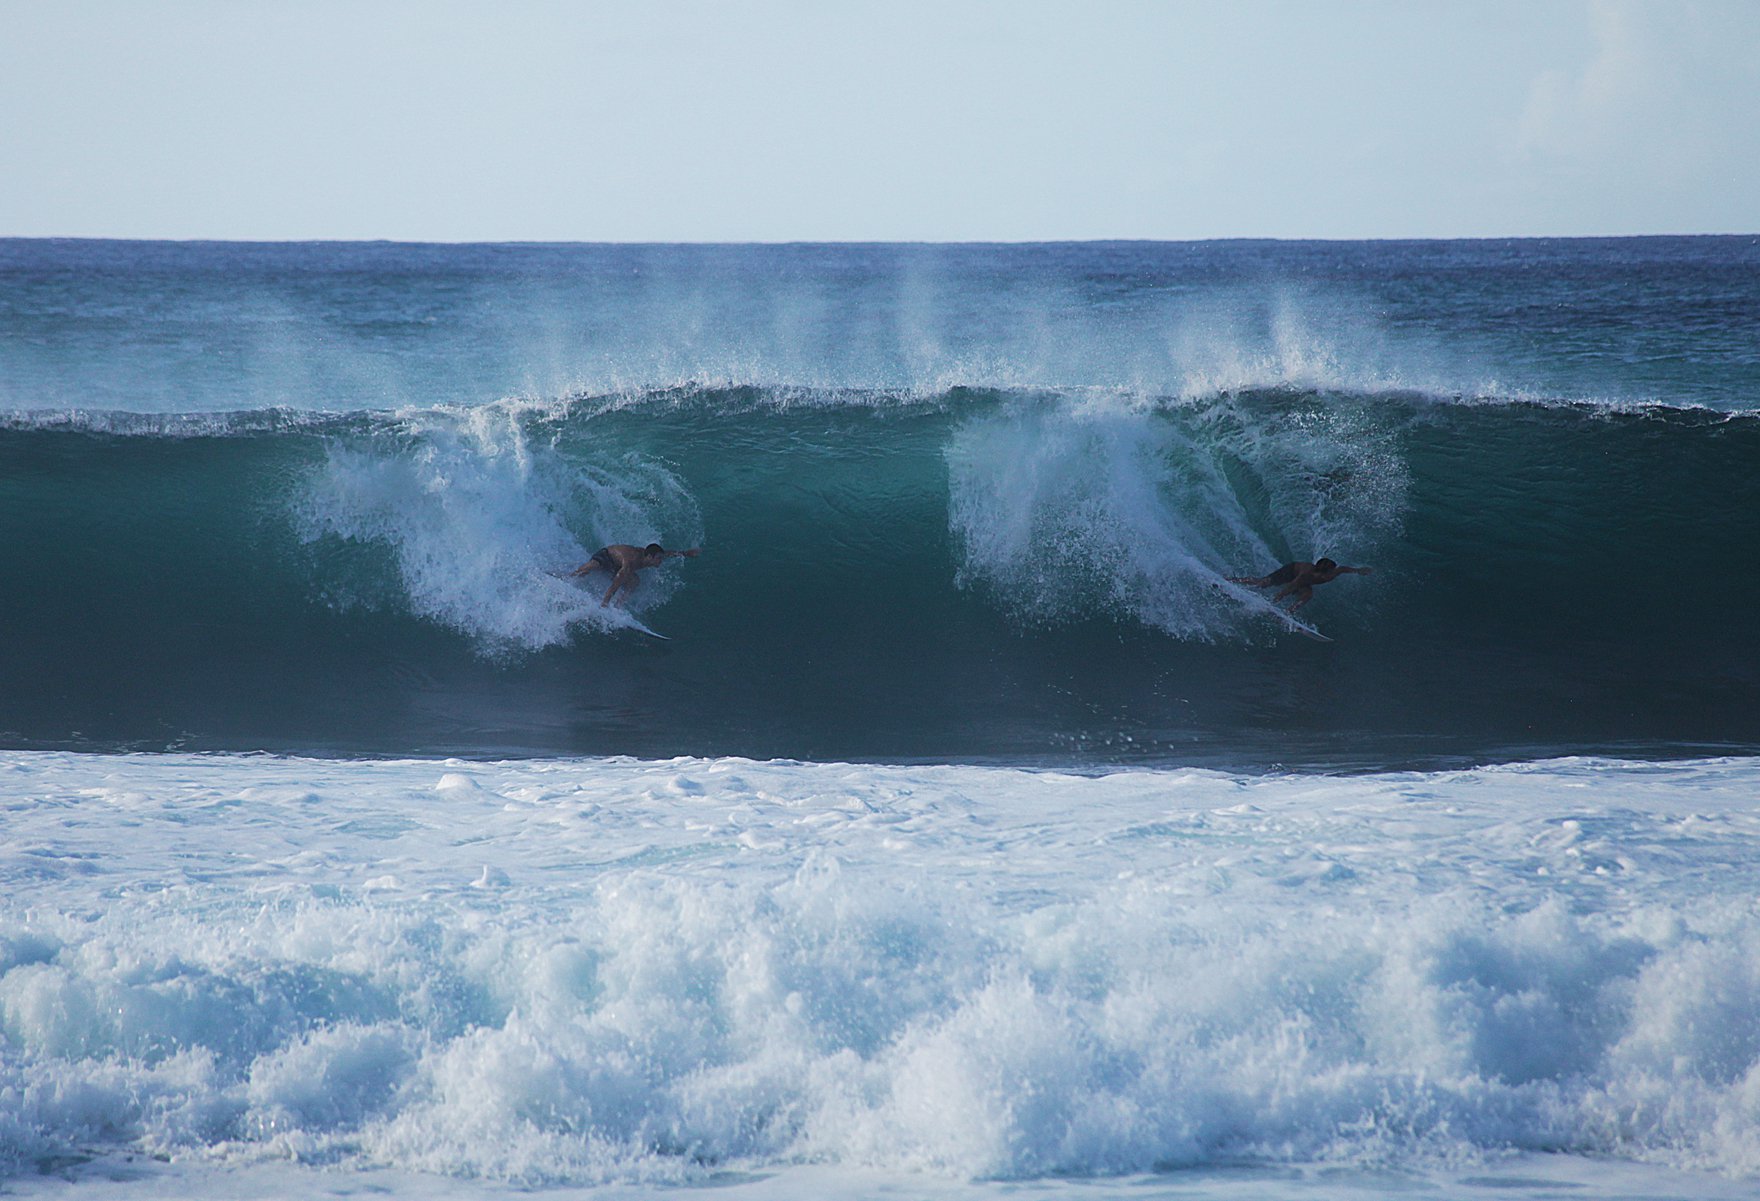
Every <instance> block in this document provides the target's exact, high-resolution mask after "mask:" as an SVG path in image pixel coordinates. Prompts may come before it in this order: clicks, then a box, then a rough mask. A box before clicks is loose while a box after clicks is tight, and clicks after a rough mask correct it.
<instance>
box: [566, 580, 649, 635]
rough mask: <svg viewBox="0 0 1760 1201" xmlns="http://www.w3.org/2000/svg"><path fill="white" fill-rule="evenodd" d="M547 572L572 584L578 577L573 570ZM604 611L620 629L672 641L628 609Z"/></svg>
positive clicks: (608, 609)
mask: <svg viewBox="0 0 1760 1201" xmlns="http://www.w3.org/2000/svg"><path fill="white" fill-rule="evenodd" d="M546 574H548V575H551V576H554V577H555V578H557V579H559V580H565V581H567V582H568V583H571V584H572V583H574V581H575V578H576V577H575V575H574V573H573V572H572V571H551V572H547V573H546ZM603 612H604V615H605V616H606V617H608V618H610V620H611V624H612V625H613V626H615V627H617V628H618V629H630V630H635V631H636V632H637V633H640V634H646V635H647V636H648V637H650V638H658V639H659V640H660V641H662V642H671V641H672V639H671V638H669V637H668V636H667V635H665V634H662V633H661V632H660V631H659V630H650V629H649V628H648V627H647V626H646V625H645V624H644V623H643V622H642V620H641V619H640V618H639V617H637V616H636V615H635V614H633V613H631V612H630V611H629V610H628V609H621V608H607V609H605V610H603Z"/></svg>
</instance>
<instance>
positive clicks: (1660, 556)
mask: <svg viewBox="0 0 1760 1201" xmlns="http://www.w3.org/2000/svg"><path fill="white" fill-rule="evenodd" d="M1757 331H1760V238H1755V237H1686V238H1631V239H1569V240H1544V239H1539V240H1533V239H1530V240H1509V241H1497V240H1476V241H1441V242H1313V243H1304V242H1255V241H1240V242H1205V243H1080V244H1055V245H785V246H758V245H752V246H708V245H675V246H668V245H653V246H621V245H619V246H609V245H505V244H497V245H410V244H396V243H337V244H324V243H299V244H242V243H152V242H104V241H81V240H69V241H59V240H0V551H3V554H0V629H3V631H4V636H3V637H0V881H3V882H4V888H3V889H0V1190H4V1191H7V1192H10V1193H14V1194H18V1195H25V1196H36V1195H42V1196H57V1197H60V1196H67V1197H93V1198H96V1197H124V1198H136V1197H139V1198H146V1197H193V1198H205V1197H257V1196H261V1197H273V1196H286V1195H319V1194H322V1195H341V1196H350V1195H372V1196H386V1195H391V1196H396V1197H411V1198H415V1197H422V1198H432V1197H438V1198H447V1197H491V1196H510V1197H511V1196H515V1195H518V1196H530V1195H539V1196H545V1197H551V1196H554V1197H557V1198H565V1197H566V1198H575V1197H590V1198H595V1199H606V1201H609V1199H611V1198H626V1197H637V1196H650V1195H653V1194H655V1193H656V1192H659V1191H664V1192H666V1193H667V1194H668V1195H679V1196H681V1197H686V1198H688V1197H691V1196H695V1195H702V1196H705V1197H708V1196H713V1197H717V1198H722V1197H725V1198H728V1201H733V1199H735V1198H744V1197H753V1198H758V1197H764V1198H770V1197H781V1198H790V1197H802V1198H807V1197H812V1198H825V1197H847V1198H856V1197H862V1198H868V1197H873V1198H880V1197H888V1198H891V1197H911V1198H925V1199H942V1198H947V1199H955V1198H958V1199H966V1198H985V1199H987V1201H988V1199H991V1198H1001V1197H1022V1196H1027V1197H1033V1198H1044V1199H1046V1201H1073V1199H1077V1198H1082V1199H1086V1198H1112V1197H1128V1198H1132V1199H1133V1201H1134V1199H1144V1201H1147V1199H1151V1198H1154V1199H1159V1198H1181V1199H1190V1201H1229V1199H1233V1198H1284V1197H1288V1198H1300V1199H1311V1201H1337V1199H1341V1198H1356V1197H1382V1196H1386V1195H1388V1194H1404V1193H1412V1192H1416V1193H1418V1194H1421V1195H1430V1196H1447V1197H1451V1198H1454V1197H1475V1196H1482V1197H1497V1198H1529V1197H1531V1198H1543V1197H1545V1198H1550V1197H1558V1196H1563V1195H1573V1194H1574V1195H1579V1196H1596V1197H1606V1198H1616V1197H1632V1198H1637V1197H1646V1198H1655V1197H1683V1198H1687V1197H1692V1198H1701V1197H1710V1198H1715V1197H1726V1196H1727V1197H1747V1196H1752V1195H1753V1194H1754V1191H1755V1189H1756V1188H1760V920H1757V916H1760V632H1756V626H1755V624H1754V623H1752V622H1749V621H1746V620H1744V618H1743V616H1742V614H1743V610H1744V607H1745V604H1746V603H1747V602H1748V600H1749V598H1751V597H1752V596H1754V595H1756V594H1757V593H1760V520H1757V518H1760V332H1757ZM654 541H657V542H661V543H663V544H664V545H666V546H667V547H671V548H699V547H700V548H701V554H700V555H699V556H697V557H694V558H689V559H673V560H669V561H668V562H667V563H666V564H665V565H663V566H661V567H658V568H654V569H651V570H649V571H646V572H644V573H643V574H642V577H641V583H640V586H639V587H638V588H636V589H635V591H634V592H633V593H632V594H631V595H630V597H629V599H628V606H627V608H623V607H605V606H602V605H601V604H600V596H601V594H602V592H603V590H604V588H605V585H606V583H607V581H606V578H605V577H604V576H603V575H598V576H594V577H589V578H588V580H587V581H586V582H585V583H584V584H583V583H582V582H581V581H579V580H576V579H574V578H571V577H570V576H569V572H570V571H571V570H572V569H573V568H575V567H577V566H579V565H580V564H582V563H584V562H585V561H586V560H587V559H588V557H589V556H590V555H591V554H592V552H593V551H594V550H596V549H597V548H599V547H600V546H603V545H606V544H611V543H634V544H637V545H642V544H646V543H648V542H654ZM1321 556H1330V557H1332V558H1334V559H1336V560H1337V561H1339V562H1340V563H1344V564H1348V565H1353V566H1364V567H1370V568H1372V569H1373V572H1372V574H1361V575H1357V574H1352V575H1345V576H1341V577H1340V578H1339V579H1337V580H1335V581H1333V582H1331V583H1329V584H1326V585H1324V586H1322V587H1320V588H1318V589H1316V590H1315V593H1314V596H1313V599H1312V600H1311V602H1310V603H1308V604H1307V605H1306V606H1305V607H1304V608H1303V609H1302V610H1301V617H1302V618H1303V619H1304V620H1305V621H1307V622H1308V623H1310V624H1311V625H1312V627H1313V628H1314V629H1315V630H1317V631H1319V632H1320V633H1322V634H1323V635H1324V636H1325V638H1326V639H1329V641H1321V640H1317V639H1314V638H1310V637H1308V636H1307V635H1306V634H1305V633H1304V632H1303V631H1301V630H1297V629H1293V628H1291V627H1290V626H1289V625H1287V624H1286V623H1285V622H1284V621H1282V620H1281V619H1280V618H1279V616H1278V615H1277V613H1276V612H1275V611H1274V610H1273V609H1272V607H1271V606H1270V604H1269V603H1268V601H1269V599H1270V597H1271V596H1272V592H1271V591H1270V590H1260V589H1255V588H1252V587H1250V586H1246V585H1242V584H1239V583H1236V582H1233V579H1234V578H1235V577H1243V576H1260V575H1264V574H1266V573H1268V572H1270V571H1271V570H1272V569H1273V568H1275V567H1277V566H1278V565H1279V564H1281V563H1283V562H1286V561H1291V560H1313V559H1317V558H1319V557H1321ZM652 634H659V635H661V637H654V636H652Z"/></svg>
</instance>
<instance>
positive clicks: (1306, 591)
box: [1228, 559, 1375, 613]
mask: <svg viewBox="0 0 1760 1201" xmlns="http://www.w3.org/2000/svg"><path fill="white" fill-rule="evenodd" d="M1374 570H1375V569H1374V568H1373V567H1340V566H1339V565H1338V564H1337V563H1334V562H1333V561H1332V560H1331V559H1320V560H1318V561H1317V562H1314V563H1285V564H1284V565H1283V566H1282V567H1279V568H1278V569H1277V570H1276V571H1274V572H1272V573H1271V574H1270V575H1261V576H1243V575H1231V576H1229V577H1228V582H1229V583H1231V584H1246V585H1247V586H1248V587H1251V588H1271V587H1273V586H1275V585H1278V584H1282V585H1283V591H1281V592H1279V593H1278V594H1277V595H1276V596H1274V597H1272V598H1271V603H1272V604H1274V605H1275V604H1276V603H1277V602H1278V601H1280V600H1282V599H1283V598H1284V597H1286V596H1293V597H1295V598H1296V603H1295V604H1293V605H1291V606H1290V607H1289V611H1290V612H1291V613H1294V612H1295V611H1296V610H1297V609H1299V608H1301V607H1302V606H1303V605H1305V604H1307V603H1308V602H1309V601H1311V600H1313V599H1314V588H1315V586H1316V585H1319V584H1330V583H1331V582H1332V581H1333V580H1336V579H1337V578H1338V577H1339V576H1341V575H1347V574H1349V575H1368V574H1369V573H1370V572H1372V571H1374Z"/></svg>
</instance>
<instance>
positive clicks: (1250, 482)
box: [947, 393, 1406, 641]
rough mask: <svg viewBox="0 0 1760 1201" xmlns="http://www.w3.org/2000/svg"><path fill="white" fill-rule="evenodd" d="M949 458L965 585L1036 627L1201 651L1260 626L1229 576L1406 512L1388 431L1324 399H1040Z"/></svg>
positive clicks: (1384, 528)
mask: <svg viewBox="0 0 1760 1201" xmlns="http://www.w3.org/2000/svg"><path fill="white" fill-rule="evenodd" d="M1268 399H1269V403H1267V400H1268ZM1291 399H1295V400H1296V401H1297V402H1298V403H1295V404H1290V403H1288V402H1289V401H1290V400H1291ZM947 460H948V470H949V475H950V510H949V524H950V527H951V529H952V531H953V534H954V536H955V539H956V541H957V542H958V544H959V546H960V554H961V563H960V569H959V577H958V580H959V583H960V585H961V586H962V587H970V586H974V585H981V586H983V587H984V589H985V590H986V591H987V592H989V593H992V594H994V595H995V596H996V598H997V600H998V603H1000V604H1001V605H1002V606H1003V607H1004V608H1005V609H1006V610H1007V611H1008V612H1010V613H1011V614H1012V615H1013V616H1014V617H1015V619H1016V620H1018V621H1020V622H1022V623H1023V624H1026V625H1051V624H1062V623H1067V622H1071V621H1078V620H1085V619H1090V618H1093V617H1096V616H1101V615H1110V616H1113V617H1127V618H1132V619H1135V620H1137V621H1140V622H1142V623H1144V624H1145V625H1149V626H1152V627H1154V628H1156V629H1159V630H1162V631H1164V632H1166V633H1169V634H1172V635H1174V636H1175V637H1177V638H1181V639H1190V640H1199V641H1215V640H1217V639H1219V638H1227V637H1239V636H1242V635H1244V634H1247V633H1248V631H1249V629H1250V627H1249V626H1248V625H1247V623H1248V622H1249V621H1250V620H1252V618H1253V617H1254V616H1255V615H1256V608H1255V607H1254V606H1251V605H1248V604H1246V603H1244V602H1243V601H1242V600H1241V598H1240V597H1239V596H1237V595H1235V594H1233V593H1231V592H1228V591H1226V590H1223V589H1220V588H1218V587H1217V584H1218V583H1219V582H1220V579H1221V577H1222V576H1224V575H1227V574H1230V572H1231V568H1232V565H1234V564H1239V563H1243V562H1246V563H1274V562H1282V561H1284V560H1286V559H1289V558H1292V557H1301V556H1300V555H1299V554H1296V553H1295V550H1296V549H1298V548H1299V549H1300V550H1301V551H1306V550H1308V548H1312V547H1319V548H1327V549H1331V548H1335V547H1344V546H1349V547H1352V548H1353V550H1352V553H1353V554H1357V553H1365V554H1366V553H1368V551H1369V549H1370V548H1372V547H1374V546H1376V545H1377V544H1380V543H1382V542H1384V541H1385V540H1386V539H1388V538H1389V537H1390V536H1392V535H1393V534H1396V533H1397V531H1398V528H1399V523H1400V518H1401V510H1402V508H1403V505H1404V502H1405V489H1406V482H1405V481H1406V473H1405V468H1404V466H1403V463H1402V461H1401V459H1400V458H1399V454H1398V450H1397V446H1396V444H1395V443H1394V441H1393V439H1392V437H1391V435H1389V434H1386V433H1383V432H1382V431H1380V430H1379V429H1378V428H1377V427H1376V426H1375V425H1374V423H1373V421H1372V420H1371V419H1370V418H1369V416H1368V415H1367V414H1366V413H1365V412H1361V411H1355V410H1353V408H1352V407H1351V406H1348V405H1343V404H1337V403H1332V402H1329V401H1328V400H1327V399H1325V398H1322V397H1317V396H1310V397H1306V398H1301V397H1298V398H1291V397H1288V396H1278V397H1275V398H1263V397H1217V398H1212V399H1211V400H1209V401H1208V402H1205V403H1201V404H1179V403H1172V404H1169V403H1165V402H1161V403H1157V402H1153V401H1148V400H1144V399H1142V398H1138V397H1131V396H1127V395H1119V394H1110V393H1092V394H1088V395H1085V396H1080V397H1059V396H1045V397H1038V398H1034V399H1032V400H1027V401H1017V402H1015V403H1012V404H1010V405H1008V406H1006V407H1004V408H1003V409H1002V410H1001V411H1000V412H996V413H987V414H984V415H980V416H976V417H972V418H969V419H967V420H966V421H965V422H963V423H962V424H961V425H960V426H958V427H957V429H956V430H955V431H954V433H953V436H952V438H951V440H950V443H949V447H948V451H947ZM1316 553H1317V552H1316Z"/></svg>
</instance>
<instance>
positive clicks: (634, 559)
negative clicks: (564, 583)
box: [569, 542, 703, 605]
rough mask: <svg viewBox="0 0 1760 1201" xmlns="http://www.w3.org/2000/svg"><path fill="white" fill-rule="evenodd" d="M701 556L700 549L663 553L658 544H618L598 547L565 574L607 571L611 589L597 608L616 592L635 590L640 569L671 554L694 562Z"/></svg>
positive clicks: (575, 574)
mask: <svg viewBox="0 0 1760 1201" xmlns="http://www.w3.org/2000/svg"><path fill="white" fill-rule="evenodd" d="M702 553H703V552H702V550H701V549H699V548H697V547H694V546H693V547H692V548H691V549H690V550H667V549H666V548H665V547H664V546H661V545H660V544H659V543H658V542H650V543H648V545H646V546H630V545H628V544H626V543H622V542H618V543H614V544H612V545H611V546H601V547H600V548H599V549H598V550H596V551H594V552H593V557H592V558H590V559H588V560H587V561H586V562H585V563H582V564H581V565H580V566H579V567H577V568H575V569H574V570H573V571H571V572H569V575H571V576H582V575H591V574H593V572H595V571H598V570H599V569H600V568H603V569H605V570H606V571H609V572H610V573H611V587H609V588H607V589H606V590H605V595H604V596H603V597H601V598H600V600H599V603H600V604H601V605H608V604H610V603H611V598H612V597H614V596H616V595H617V593H618V592H619V591H620V590H621V591H622V592H623V593H624V595H626V596H627V595H628V594H629V593H631V592H633V591H635V586H636V584H637V583H638V582H639V581H638V580H637V579H636V573H637V572H638V571H641V570H642V569H643V568H644V567H658V566H660V564H662V563H664V562H666V560H668V559H670V558H672V557H673V556H674V555H676V556H678V557H679V558H681V559H694V558H696V557H697V556H698V555H700V554H702Z"/></svg>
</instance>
